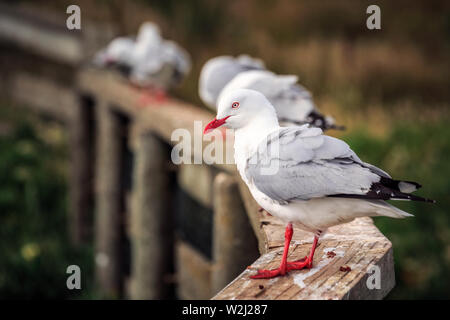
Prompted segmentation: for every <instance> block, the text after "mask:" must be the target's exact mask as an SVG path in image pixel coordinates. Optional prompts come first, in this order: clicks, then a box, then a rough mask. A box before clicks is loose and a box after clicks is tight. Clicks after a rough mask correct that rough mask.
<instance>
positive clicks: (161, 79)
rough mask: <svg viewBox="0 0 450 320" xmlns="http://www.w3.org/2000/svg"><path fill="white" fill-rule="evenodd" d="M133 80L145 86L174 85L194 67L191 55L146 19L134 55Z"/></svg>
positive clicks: (131, 76) (137, 39)
mask: <svg viewBox="0 0 450 320" xmlns="http://www.w3.org/2000/svg"><path fill="white" fill-rule="evenodd" d="M131 59H132V69H131V75H130V78H131V80H132V81H133V82H134V83H136V84H138V85H140V86H143V87H146V86H149V85H150V86H154V87H157V88H161V89H168V88H171V87H173V86H175V85H177V84H179V83H180V82H181V80H182V79H183V78H184V76H186V75H187V74H188V73H189V71H190V69H191V60H190V57H189V54H188V53H187V52H186V51H185V50H184V49H183V48H181V47H180V46H178V45H177V44H176V43H175V42H173V41H168V40H164V39H163V38H162V37H161V33H160V30H159V28H158V26H156V25H155V24H154V23H150V22H146V23H144V24H143V25H142V26H141V27H140V29H139V33H138V35H137V38H136V44H135V46H134V50H133V53H132V56H131Z"/></svg>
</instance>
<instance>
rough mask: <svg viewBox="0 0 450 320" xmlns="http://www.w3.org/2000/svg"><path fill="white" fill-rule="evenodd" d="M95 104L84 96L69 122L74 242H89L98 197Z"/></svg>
mask: <svg viewBox="0 0 450 320" xmlns="http://www.w3.org/2000/svg"><path fill="white" fill-rule="evenodd" d="M93 108H94V101H93V100H92V98H90V97H86V96H80V97H79V105H78V106H76V107H75V108H74V110H73V117H72V118H71V120H70V122H69V136H70V183H69V186H70V187H69V188H70V198H69V199H70V205H69V219H68V221H69V232H70V237H71V240H72V243H73V244H75V245H79V244H81V243H86V242H87V241H88V240H89V238H90V237H91V234H92V223H91V221H92V214H93V203H94V202H93V194H94V169H93V162H94V160H95V158H94V133H93V132H94V128H93V124H94V119H93V118H94V109H93Z"/></svg>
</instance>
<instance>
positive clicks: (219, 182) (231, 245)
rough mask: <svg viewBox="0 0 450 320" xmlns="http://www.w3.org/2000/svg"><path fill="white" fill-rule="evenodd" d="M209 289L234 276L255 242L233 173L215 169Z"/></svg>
mask: <svg viewBox="0 0 450 320" xmlns="http://www.w3.org/2000/svg"><path fill="white" fill-rule="evenodd" d="M213 235H214V236H213V237H214V238H213V258H214V268H213V273H212V292H213V293H214V294H215V293H217V292H218V291H220V290H221V289H223V288H224V287H225V286H226V285H227V284H228V283H230V282H231V281H232V280H233V279H234V278H236V277H237V276H238V275H239V274H240V273H241V272H242V270H244V269H245V268H246V267H247V266H248V265H250V264H251V263H252V262H253V261H255V259H256V258H257V257H259V252H258V242H257V239H256V237H255V234H254V232H253V229H252V227H251V225H250V222H249V219H248V216H247V214H246V212H245V208H244V205H243V203H242V200H241V197H240V193H239V188H238V183H237V181H236V179H235V178H234V177H233V176H230V175H228V174H226V173H219V174H218V175H217V176H216V178H215V179H214V224H213Z"/></svg>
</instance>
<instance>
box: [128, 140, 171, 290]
mask: <svg viewBox="0 0 450 320" xmlns="http://www.w3.org/2000/svg"><path fill="white" fill-rule="evenodd" d="M135 154H136V157H135V165H134V174H133V180H134V182H133V193H134V194H133V203H132V214H131V242H132V285H131V298H132V299H163V298H167V296H168V293H169V284H168V282H167V279H168V277H169V276H170V271H171V266H172V265H173V250H174V249H173V241H174V232H173V230H174V227H173V217H172V214H171V208H170V203H171V197H170V178H169V173H168V164H169V161H170V157H169V155H170V152H169V150H168V148H167V145H166V144H164V142H163V141H161V140H160V139H159V138H158V137H156V136H155V135H154V134H153V133H150V132H145V133H142V134H141V135H140V136H139V137H138V139H137V146H136V148H135Z"/></svg>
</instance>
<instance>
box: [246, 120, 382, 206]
mask: <svg viewBox="0 0 450 320" xmlns="http://www.w3.org/2000/svg"><path fill="white" fill-rule="evenodd" d="M271 166H273V167H272V168H275V170H272V171H271V170H270V167H271ZM245 173H246V176H247V178H248V180H249V181H251V182H253V183H254V185H255V186H256V187H257V188H258V189H259V190H260V191H261V192H263V193H264V194H266V195H267V196H269V197H270V198H271V199H273V200H276V201H278V202H280V203H287V202H289V201H292V200H296V199H298V200H300V199H301V200H307V199H311V198H317V197H325V196H331V195H337V194H351V195H365V194H367V193H368V192H369V191H370V189H371V186H372V185H373V184H374V183H377V182H379V181H380V175H379V174H380V173H381V174H385V173H384V172H383V171H381V170H380V169H378V168H376V167H373V166H370V165H367V164H365V163H364V162H362V161H361V160H360V159H359V158H358V156H357V155H356V154H355V153H354V152H353V151H352V150H351V149H350V147H349V146H348V145H347V144H346V143H345V142H344V141H341V140H339V139H336V138H333V137H329V136H324V135H322V130H321V129H319V128H309V127H308V126H307V125H305V126H302V127H286V128H281V129H280V130H279V131H276V132H275V133H273V134H271V135H270V136H269V137H268V138H267V139H266V140H264V141H263V142H261V144H260V145H259V147H258V150H257V152H255V153H254V154H253V156H252V157H250V158H249V159H248V161H247V167H246V171H245ZM271 173H273V174H271Z"/></svg>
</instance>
